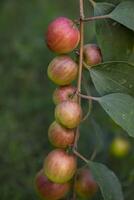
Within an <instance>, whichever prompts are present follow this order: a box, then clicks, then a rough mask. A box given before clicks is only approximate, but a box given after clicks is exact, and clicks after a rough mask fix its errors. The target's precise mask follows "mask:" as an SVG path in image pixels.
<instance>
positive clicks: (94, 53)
mask: <svg viewBox="0 0 134 200" xmlns="http://www.w3.org/2000/svg"><path fill="white" fill-rule="evenodd" d="M83 57H84V62H85V63H86V64H87V65H89V67H90V66H92V65H96V64H99V63H101V62H102V54H101V50H100V48H99V47H98V46H97V45H96V44H86V45H85V46H84V50H83Z"/></svg>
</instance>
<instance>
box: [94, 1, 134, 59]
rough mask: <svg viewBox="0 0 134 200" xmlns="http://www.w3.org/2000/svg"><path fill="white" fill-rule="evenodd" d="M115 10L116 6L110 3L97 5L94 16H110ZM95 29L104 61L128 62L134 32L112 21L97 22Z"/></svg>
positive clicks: (133, 43) (133, 44) (133, 40)
mask: <svg viewBox="0 0 134 200" xmlns="http://www.w3.org/2000/svg"><path fill="white" fill-rule="evenodd" d="M114 9H115V5H113V4H110V3H96V4H95V7H94V15H95V16H99V15H105V14H109V13H111V12H112V11H113V10H114ZM95 27H96V37H97V41H98V45H99V46H100V48H101V51H102V54H103V59H104V61H113V60H114V61H119V60H121V61H128V59H129V58H130V56H131V55H132V49H133V46H134V32H133V31H131V30H129V29H127V28H126V27H124V26H122V25H121V24H119V23H117V22H115V21H113V20H112V19H103V20H96V22H95ZM133 60H134V59H133Z"/></svg>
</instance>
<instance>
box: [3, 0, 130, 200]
mask: <svg viewBox="0 0 134 200" xmlns="http://www.w3.org/2000/svg"><path fill="white" fill-rule="evenodd" d="M78 13H79V10H78V1H76V0H74V1H71V0H68V1H63V0H58V1H49V0H45V1H42V0H33V1H26V0H23V1H22V0H19V1H18V0H12V1H10V0H1V1H0V44H1V48H0V83H1V87H0V111H1V112H0V113H1V114H0V158H1V163H0V182H1V187H0V199H1V200H8V199H9V198H10V199H14V200H22V199H25V200H29V199H32V200H34V199H37V196H36V194H35V191H34V188H33V179H34V175H35V173H36V172H37V171H38V170H39V169H40V168H41V166H42V163H43V159H44V156H45V154H46V153H47V152H49V150H50V149H51V148H52V147H51V146H50V144H49V142H48V138H47V129H48V126H49V125H50V123H51V122H52V121H53V120H54V116H53V111H54V105H53V102H52V92H53V90H54V88H55V86H54V85H53V84H52V83H51V82H50V81H49V80H48V78H47V75H46V71H47V65H48V63H49V62H50V60H51V59H52V58H53V57H54V56H55V55H54V54H53V53H51V52H50V51H49V50H48V49H47V47H46V45H45V43H44V32H45V31H46V28H47V25H48V23H49V22H50V21H51V20H52V19H54V18H55V17H57V16H68V17H69V18H72V19H76V18H77V17H78ZM86 14H87V15H88V14H92V10H91V7H90V6H89V4H87V5H86ZM85 32H86V40H85V41H86V42H89V41H94V40H95V38H94V26H93V24H92V23H90V24H89V23H88V24H87V25H86V31H85ZM86 77H87V78H88V77H89V75H87V74H86ZM89 82H90V81H89V80H88V81H87V84H89ZM93 93H95V94H96V92H95V91H94V89H93ZM83 104H84V105H85V107H86V106H87V105H86V101H84V102H83ZM92 117H94V118H95V120H96V121H94V119H91V118H90V119H88V120H86V121H85V123H84V124H83V125H82V127H81V140H80V143H79V149H80V151H81V152H82V153H83V154H84V155H85V156H88V157H89V156H90V155H91V154H92V151H93V149H94V148H95V147H96V146H97V148H98V149H99V150H98V151H99V153H98V156H97V158H96V160H97V161H101V162H104V163H106V164H107V165H108V166H109V167H110V168H111V169H113V170H114V171H115V173H116V174H117V176H118V177H119V178H120V180H121V182H122V185H123V189H124V190H123V191H124V194H125V196H126V198H125V199H126V200H133V196H134V193H133V186H134V171H133V166H134V155H133V153H134V149H133V148H132V150H131V154H130V155H129V156H128V157H126V158H124V159H121V160H118V159H115V158H113V157H111V156H110V155H109V151H108V148H109V147H108V146H109V144H110V142H111V140H112V138H113V137H115V135H118V134H120V133H122V132H123V131H122V129H120V128H119V127H118V126H116V125H115V124H114V123H113V121H112V120H111V119H110V118H109V117H108V116H107V115H106V114H105V113H104V111H102V109H101V108H100V107H99V105H97V104H94V110H93V114H92ZM102 119H103V120H102ZM100 121H101V122H100ZM123 135H124V137H126V138H127V139H128V140H130V143H131V144H132V146H133V144H134V141H133V140H132V139H130V138H128V136H127V135H126V134H125V133H124V132H123ZM80 165H81V162H80ZM97 199H98V198H97V197H96V200H97Z"/></svg>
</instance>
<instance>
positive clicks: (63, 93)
mask: <svg viewBox="0 0 134 200" xmlns="http://www.w3.org/2000/svg"><path fill="white" fill-rule="evenodd" d="M76 90H77V89H76V87H74V86H71V85H68V86H61V87H59V88H56V90H55V91H54V93H53V102H54V103H55V104H56V105H57V104H59V103H61V102H63V101H67V100H71V101H75V102H76V101H77V95H75V92H76Z"/></svg>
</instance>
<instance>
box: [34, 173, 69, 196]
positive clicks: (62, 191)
mask: <svg viewBox="0 0 134 200" xmlns="http://www.w3.org/2000/svg"><path fill="white" fill-rule="evenodd" d="M35 189H36V191H37V193H38V195H39V196H40V197H41V199H42V200H58V199H61V198H63V197H65V196H66V194H67V193H68V192H69V190H70V183H64V184H58V183H53V182H51V181H50V180H49V179H48V178H47V177H46V176H45V175H44V173H43V170H40V171H39V172H38V173H37V175H36V177H35Z"/></svg>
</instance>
